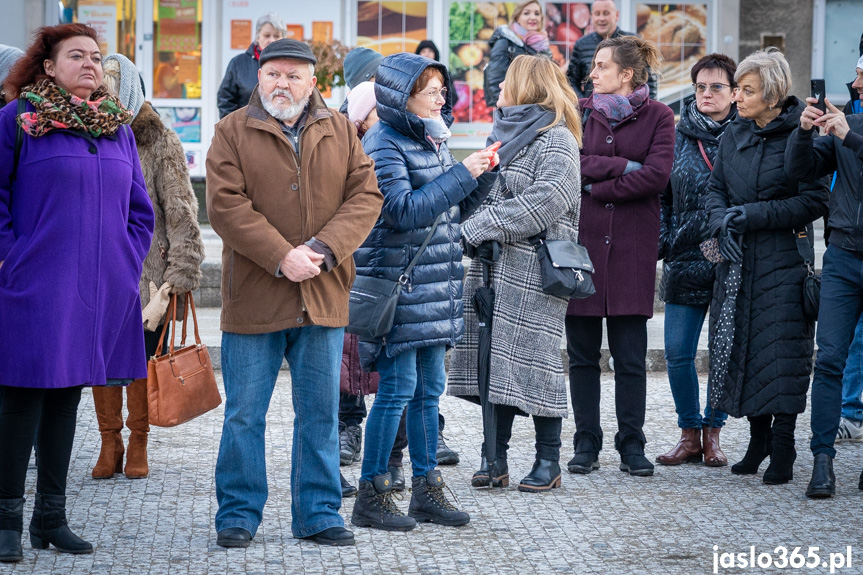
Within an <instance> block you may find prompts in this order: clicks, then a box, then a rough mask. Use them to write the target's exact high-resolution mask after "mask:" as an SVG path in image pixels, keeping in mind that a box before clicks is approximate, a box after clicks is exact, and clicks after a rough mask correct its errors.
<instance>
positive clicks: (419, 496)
mask: <svg viewBox="0 0 863 575" xmlns="http://www.w3.org/2000/svg"><path fill="white" fill-rule="evenodd" d="M445 486H446V485H445V484H444V482H443V477H441V474H440V471H438V470H437V469H432V470H431V471H429V472H428V473H427V474H426V475H424V476H422V475H421V476H419V477H414V478H413V479H412V480H411V490H412V491H413V495H412V496H411V505H410V508H409V509H408V515H409V516H410V517H413V518H414V519H416V520H417V521H430V522H431V523H437V524H438V525H447V526H450V527H458V526H459V525H466V524H467V523H469V522H470V515H468V514H467V513H465V512H464V511H459V510H458V509H456V507H455V505H453V504H452V503H450V502H449V501H448V500H447V498H446V495H445V494H444V491H443V490H444V487H445Z"/></svg>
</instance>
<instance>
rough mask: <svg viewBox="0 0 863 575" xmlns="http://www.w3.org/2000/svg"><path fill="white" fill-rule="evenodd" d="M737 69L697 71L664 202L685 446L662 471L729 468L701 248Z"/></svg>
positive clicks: (704, 66) (709, 63) (708, 269)
mask: <svg viewBox="0 0 863 575" xmlns="http://www.w3.org/2000/svg"><path fill="white" fill-rule="evenodd" d="M736 68H737V64H735V62H734V60H732V59H731V58H729V57H728V56H725V55H724V54H708V55H707V56H704V57H703V58H701V59H700V60H699V61H698V62H696V63H695V66H693V67H692V70H691V71H690V76H691V77H692V87H693V88H694V89H695V94H694V95H692V96H689V97H687V98H686V99H685V100H684V101H683V108H682V112H681V114H680V121H679V122H678V124H677V135H676V137H675V140H674V164H673V165H672V167H671V181H670V182H669V184H668V186H667V187H666V188H665V191H664V192H663V193H662V196H661V198H660V200H661V205H662V213H661V218H660V222H661V228H660V233H659V259H661V260H665V261H664V263H663V266H662V282H661V283H660V286H659V297H660V299H662V301H664V302H665V361H666V363H667V366H668V383H669V384H670V385H671V394H672V396H673V397H674V408H675V410H676V411H677V426H678V427H680V430H681V433H680V441H678V442H677V445H676V446H675V447H674V448H673V449H672V450H671V451H669V452H668V453H663V454H662V455H660V456H658V457H657V458H656V462H657V463H661V464H662V465H679V464H681V463H698V462H700V461H701V460H702V457H703V458H704V464H705V465H707V466H708V467H721V466H723V465H727V464H728V458H727V457H726V456H725V454H724V453H723V452H722V448H721V447H720V446H719V431H720V430H721V429H722V426H723V425H724V424H725V420H726V418H727V417H728V416H727V415H726V414H725V413H723V412H721V411H714V410H713V408H712V407H711V406H710V402H709V401H708V400H707V398H705V399H706V400H705V402H704V416H703V417H702V415H701V404H700V402H699V400H698V397H699V390H698V387H699V386H698V373H697V372H696V370H695V354H696V352H697V351H698V340H699V337H700V336H701V327H702V326H703V325H704V318H705V317H706V316H707V308H708V307H709V305H710V299H711V298H712V297H713V282H714V278H715V275H716V274H715V270H714V267H715V266H714V264H713V263H711V262H709V261H707V258H705V257H704V254H703V253H701V248H700V244H701V242H703V241H705V240H707V239H708V238H709V237H710V226H709V222H708V217H707V210H706V209H705V205H704V199H705V195H706V191H707V182H708V180H709V179H710V173H711V172H712V171H713V166H714V165H715V164H716V152H717V150H718V149H719V141H720V138H721V137H722V134H723V132H725V130H726V128H728V126H729V125H730V124H731V122H732V121H734V119H735V118H736V117H737V108H736V106H735V105H734V102H733V101H732V96H733V91H734V86H735V84H734V71H735V69H736ZM702 436H703V437H702Z"/></svg>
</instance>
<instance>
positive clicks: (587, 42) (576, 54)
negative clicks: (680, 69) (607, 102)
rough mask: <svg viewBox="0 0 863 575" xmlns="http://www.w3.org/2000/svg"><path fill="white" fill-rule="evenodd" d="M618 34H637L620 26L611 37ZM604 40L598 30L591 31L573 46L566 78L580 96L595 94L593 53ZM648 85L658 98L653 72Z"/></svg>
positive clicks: (651, 93)
mask: <svg viewBox="0 0 863 575" xmlns="http://www.w3.org/2000/svg"><path fill="white" fill-rule="evenodd" d="M618 36H635V34H634V33H632V32H622V31H621V30H620V28H615V29H614V33H612V35H611V37H612V38H617V37H618ZM602 40H603V38H602V36H600V35H599V34H598V33H597V32H591V33H590V34H588V35H587V36H582V37H581V38H579V40H578V41H577V42H576V43H575V44H574V45H573V46H572V54H570V55H569V66H567V68H566V78H567V80H569V84H570V86H572V89H573V90H575V93H576V94H578V97H579V98H587V97H589V96H590V95H591V94H593V81H592V80H591V79H590V70H591V66H592V65H593V55H594V53H595V52H596V47H597V46H599V43H600V42H601V41H602ZM647 87H648V88H650V99H651V100H656V76H654V75H653V74H650V79H649V80H648V81H647Z"/></svg>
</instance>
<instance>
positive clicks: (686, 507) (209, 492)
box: [0, 372, 863, 575]
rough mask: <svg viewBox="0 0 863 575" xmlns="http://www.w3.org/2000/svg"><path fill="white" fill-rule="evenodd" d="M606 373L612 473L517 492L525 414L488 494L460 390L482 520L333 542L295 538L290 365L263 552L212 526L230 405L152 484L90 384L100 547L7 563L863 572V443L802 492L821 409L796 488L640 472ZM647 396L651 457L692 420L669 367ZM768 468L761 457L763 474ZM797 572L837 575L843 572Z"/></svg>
mask: <svg viewBox="0 0 863 575" xmlns="http://www.w3.org/2000/svg"><path fill="white" fill-rule="evenodd" d="M220 377H221V376H220ZM603 382H604V384H603V385H604V388H603V392H604V394H605V396H604V402H603V411H602V414H603V425H604V428H605V429H606V446H605V450H604V451H603V452H602V454H601V455H600V462H601V464H602V468H601V469H599V470H598V471H596V472H594V473H592V474H590V475H587V476H580V475H570V474H568V473H567V472H566V471H565V470H564V472H563V473H564V476H563V486H562V488H560V489H555V490H553V491H552V492H549V493H546V494H526V493H521V492H519V491H517V490H516V489H515V487H514V485H515V484H517V482H518V480H519V479H520V478H521V477H523V476H524V475H525V474H527V472H528V471H529V470H530V466H531V464H532V461H533V427H532V424H531V423H530V422H529V421H526V420H524V419H523V418H517V420H516V425H515V430H514V434H513V441H512V449H511V451H510V471H511V473H512V479H513V484H512V485H513V486H512V487H510V488H508V489H505V490H495V491H488V490H482V489H473V488H471V487H470V476H471V474H472V473H473V471H474V468H475V466H476V463H477V462H478V459H479V456H478V451H479V442H480V435H479V433H480V432H479V430H480V415H479V409H478V408H477V407H476V406H474V405H471V404H468V403H467V402H464V401H461V400H457V399H453V398H448V397H445V398H443V400H442V403H441V405H442V410H443V412H444V414H445V415H446V417H447V440H448V443H449V445H450V446H451V447H453V448H455V449H457V450H458V451H459V452H460V454H461V463H460V464H459V465H457V466H455V467H445V468H442V469H443V472H444V478H445V480H446V481H447V483H448V485H449V486H450V487H451V488H452V490H453V492H454V493H455V495H456V496H457V497H458V500H459V503H460V506H461V507H462V508H463V509H465V510H467V511H468V512H470V514H471V522H470V524H469V525H467V526H465V527H462V528H448V527H439V526H434V525H430V524H425V525H420V526H419V527H418V528H417V529H416V530H414V531H412V532H410V533H387V532H382V531H374V530H370V529H360V528H354V533H355V534H356V538H357V545H356V547H343V548H331V547H319V546H317V545H315V544H312V543H308V542H301V541H299V540H296V539H293V538H292V536H291V531H290V489H289V479H290V465H289V464H290V461H289V454H290V443H291V421H292V418H293V414H292V410H291V402H290V379H289V377H288V375H287V373H286V372H282V375H281V376H280V381H279V385H278V386H277V388H276V393H275V395H274V397H273V401H272V404H271V408H270V412H269V417H268V430H267V454H268V464H269V479H270V499H269V502H268V504H267V507H266V509H265V511H264V523H263V525H261V528H260V530H259V531H258V535H257V537H256V538H255V540H254V542H253V543H252V546H251V547H249V548H248V549H246V550H243V549H236V550H230V551H227V550H224V549H222V548H220V547H218V546H216V543H215V540H216V534H215V531H214V529H213V517H214V515H215V512H216V497H215V490H214V479H213V469H214V466H215V460H216V453H217V449H218V444H219V437H220V431H221V422H222V413H223V412H222V409H221V408H220V409H218V410H216V411H214V412H212V413H209V414H207V415H205V416H203V417H200V418H198V419H197V420H194V421H192V422H189V423H187V424H185V425H183V426H180V427H179V428H174V429H154V431H153V433H152V434H151V436H150V437H151V444H150V445H151V447H150V464H151V473H150V477H149V478H148V479H144V480H136V481H130V480H127V479H125V478H119V477H118V478H116V479H113V480H102V481H94V480H93V479H91V478H90V470H91V468H92V466H93V465H94V464H95V462H96V459H97V457H98V451H99V442H98V428H97V424H96V417H95V414H94V411H93V401H92V395H91V394H90V393H89V391H87V392H85V393H84V397H83V399H82V402H81V408H80V412H79V422H78V433H77V436H76V438H75V447H74V451H73V454H72V464H71V469H70V473H69V520H70V524H71V526H72V528H73V529H74V530H75V531H76V532H77V533H79V534H81V535H82V536H84V537H85V538H86V539H88V540H89V541H91V542H93V543H94V545H95V546H96V552H95V554H93V555H82V556H71V555H63V554H59V553H57V552H55V551H53V550H46V551H39V552H35V551H33V550H32V549H31V548H30V545H29V542H25V545H24V548H25V551H24V561H23V562H22V563H19V564H17V565H3V564H0V574H5V573H14V574H16V575H17V574H23V573H39V574H48V573H50V574H64V573H82V574H83V573H99V574H101V573H106V574H126V573H134V574H136V575H144V574H171V575H174V574H185V573H191V574H205V573H206V574H216V573H248V574H276V573H279V574H280V573H320V572H327V573H338V572H344V573H382V572H388V573H470V574H473V573H481V572H484V573H511V574H521V573H551V572H565V573H599V574H628V573H649V574H653V573H657V574H666V573H668V574H671V573H674V574H676V573H680V574H695V573H711V572H713V561H714V546H718V550H719V552H720V553H722V552H735V553H738V552H745V553H746V554H747V556H748V554H749V546H750V545H755V546H756V552H757V553H760V552H762V551H764V552H771V553H773V550H774V548H775V547H777V546H780V545H782V546H787V547H788V552H789V553H790V552H791V550H792V548H793V547H794V546H803V549H802V553H803V554H804V555H805V554H806V553H807V550H808V549H807V548H808V546H817V547H819V548H820V549H819V550H818V551H817V553H819V555H820V556H821V557H822V559H825V560H826V559H827V554H828V553H829V552H839V551H842V552H845V551H846V546H848V545H851V546H853V547H852V561H853V563H852V567H851V568H845V569H839V570H837V571H836V572H837V573H861V572H863V568H861V567H860V565H863V544H861V524H860V521H859V514H860V510H861V502H863V491H859V490H858V489H857V478H858V474H859V472H860V467H861V465H863V444H850V445H849V444H840V447H839V455H838V457H837V459H836V477H837V482H838V493H837V496H836V497H835V498H834V499H832V500H826V501H811V500H808V499H806V497H804V495H803V492H804V490H805V488H806V483H807V481H808V479H809V473H810V471H811V462H812V457H811V455H810V454H809V452H808V449H807V442H808V437H809V423H808V421H809V419H808V413H806V414H803V415H802V416H801V418H800V424H799V429H798V433H797V449H798V451H799V454H800V455H799V458H798V460H797V464H796V468H795V479H794V481H792V482H791V483H790V484H788V485H784V486H772V487H769V486H765V485H763V484H762V483H761V479H760V476H757V477H756V476H747V477H738V476H734V475H732V474H731V472H730V470H729V468H727V467H725V468H720V469H710V468H707V467H704V466H703V465H685V466H681V467H677V468H668V467H666V468H663V467H659V466H657V471H656V475H655V476H654V477H649V478H634V477H629V476H628V475H627V474H625V473H621V472H620V471H618V469H617V464H618V459H617V455H616V453H615V451H614V449H613V440H612V437H613V434H614V428H615V426H614V413H613V405H614V402H613V384H612V379H611V377H610V376H607V377H604V378H603ZM702 383H703V382H702ZM648 397H649V400H648V401H649V404H648V410H647V424H646V427H645V432H646V434H647V437H648V440H649V443H648V446H647V452H648V456H649V457H650V458H651V459H652V458H653V457H655V456H656V455H657V454H659V453H662V452H663V451H665V450H667V449H669V448H670V447H672V446H673V444H674V443H675V442H676V439H677V437H678V435H679V431H678V430H677V428H676V416H675V414H674V407H673V403H672V400H671V394H670V392H669V390H668V382H667V378H666V377H665V375H664V374H660V373H655V374H651V375H650V377H649V383H648ZM702 397H703V391H702ZM370 403H371V400H369V404H370ZM563 431H564V439H563V444H564V448H563V450H562V453H561V464H562V465H563V464H565V462H566V461H567V460H568V459H569V458H570V457H571V456H572V451H571V450H572V446H571V438H572V433H573V431H574V425H573V423H572V419H571V418H570V419H568V420H565V421H564V426H563ZM747 439H748V425H747V423H746V421H745V420H732V421H730V423H729V425H728V428H727V430H726V431H724V432H723V434H722V442H723V445H724V447H725V449H726V452H727V453H728V455H729V459H731V460H732V461H736V460H738V459H739V458H740V457H742V455H743V452H744V451H745V448H746V441H747ZM406 464H407V462H406ZM359 467H360V465H359V463H356V464H354V465H352V466H351V467H343V468H342V470H343V472H344V473H345V475H346V477H348V478H349V479H350V480H351V481H353V482H355V481H356V480H357V478H358V476H359ZM765 467H766V464H762V472H763V470H764V468H765ZM34 484H35V473H34V472H33V471H32V470H31V472H30V475H29V477H28V489H29V491H28V494H27V498H28V501H27V504H26V507H25V509H26V511H25V513H29V510H30V508H31V505H32V498H33V491H32V490H33V486H34ZM408 501H409V495H408V496H406V498H405V500H404V501H402V502H401V503H400V505H401V506H402V508H403V509H404V510H405V511H406V510H407V504H408ZM352 507H353V500H347V501H345V505H344V506H343V508H342V515H343V516H344V517H345V518H346V522H347V521H349V518H350V513H351V509H352ZM25 529H26V522H25ZM858 553H859V554H861V555H860V556H858V555H857V554H858ZM789 570H790V569H786V570H785V571H789ZM724 571H725V570H723V569H722V568H720V569H719V572H724ZM797 571H805V572H807V573H828V572H829V568H828V567H822V566H819V567H817V568H815V569H800V570H797ZM728 572H733V573H742V572H759V573H768V572H774V573H775V572H779V571H778V570H775V569H774V570H771V569H745V570H739V569H730V570H728Z"/></svg>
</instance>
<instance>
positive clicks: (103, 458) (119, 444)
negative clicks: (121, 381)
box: [92, 386, 123, 479]
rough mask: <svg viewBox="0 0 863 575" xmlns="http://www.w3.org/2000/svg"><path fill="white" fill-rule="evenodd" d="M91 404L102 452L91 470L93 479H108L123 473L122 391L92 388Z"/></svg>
mask: <svg viewBox="0 0 863 575" xmlns="http://www.w3.org/2000/svg"><path fill="white" fill-rule="evenodd" d="M93 404H94V405H95V406H96V419H97V420H98V422H99V433H100V434H101V435H102V450H101V451H100V452H99V460H98V461H97V462H96V466H95V467H94V468H93V473H92V475H93V479H110V478H111V477H114V474H115V473H122V472H123V436H122V435H121V434H120V432H121V431H122V429H123V390H122V389H121V388H119V387H104V386H96V387H93Z"/></svg>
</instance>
